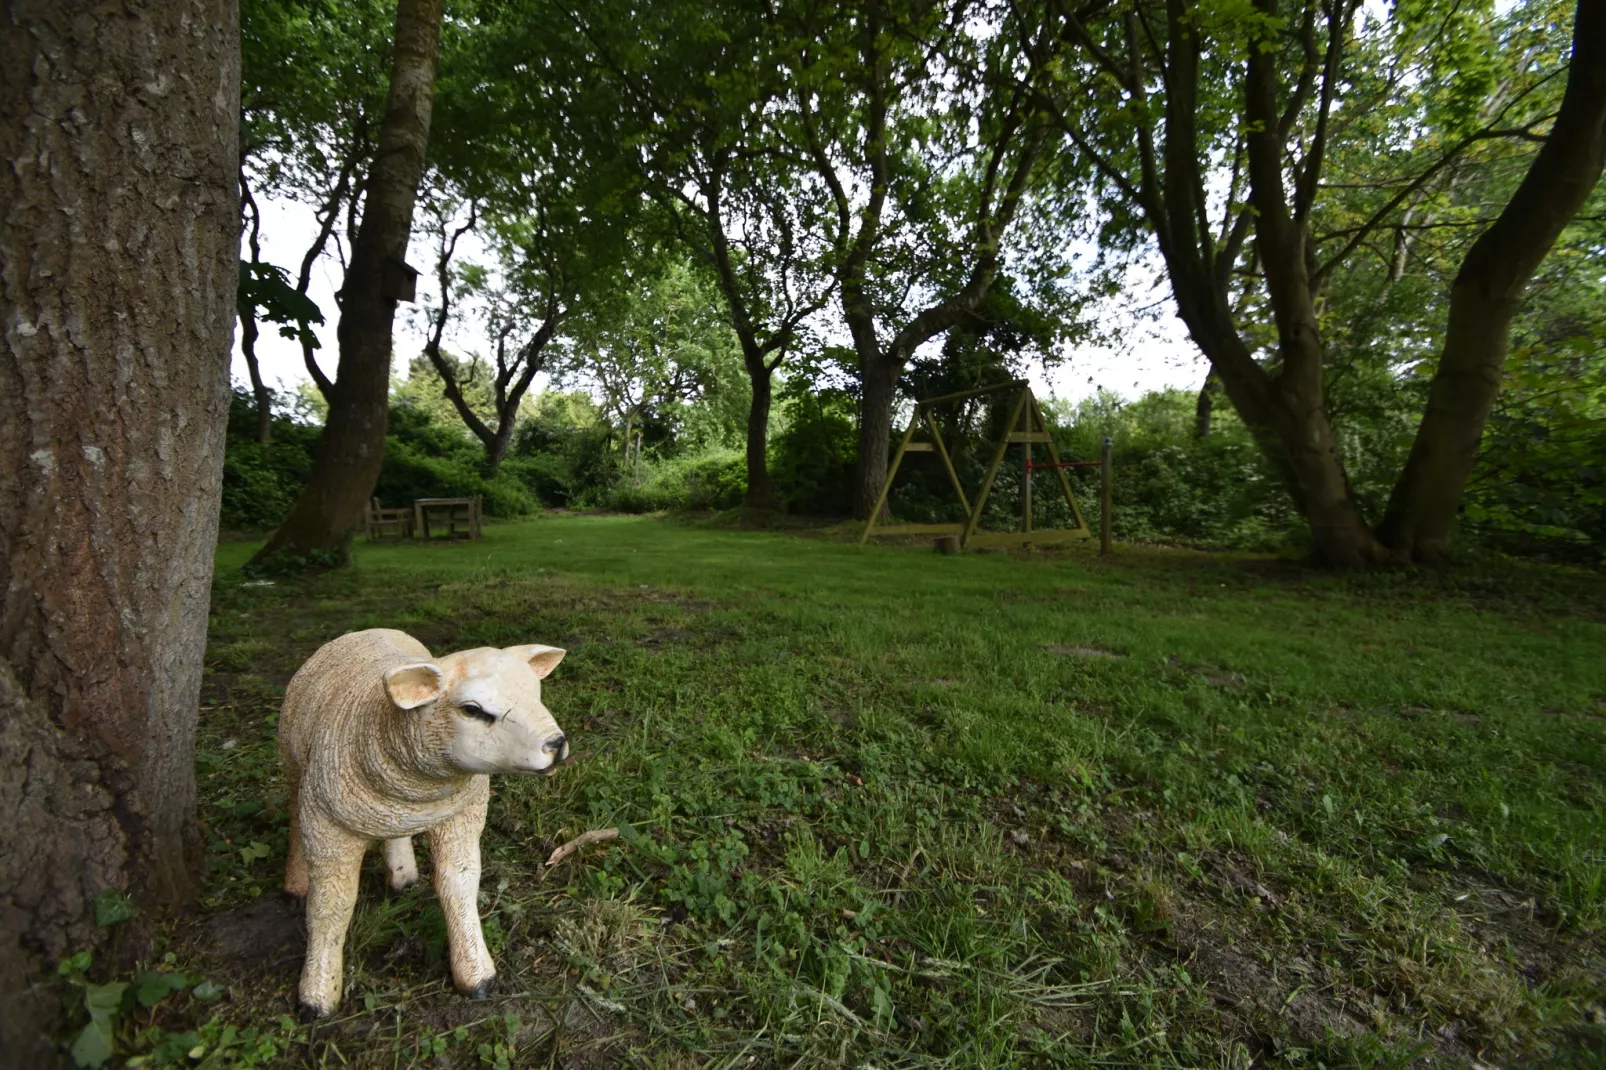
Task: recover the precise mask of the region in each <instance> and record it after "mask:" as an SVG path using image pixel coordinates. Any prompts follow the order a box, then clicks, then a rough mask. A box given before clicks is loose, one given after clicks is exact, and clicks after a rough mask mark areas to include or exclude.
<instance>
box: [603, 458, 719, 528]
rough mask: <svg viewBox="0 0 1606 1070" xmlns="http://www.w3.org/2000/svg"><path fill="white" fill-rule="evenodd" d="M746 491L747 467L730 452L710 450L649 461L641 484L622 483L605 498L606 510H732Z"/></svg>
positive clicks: (626, 481)
mask: <svg viewBox="0 0 1606 1070" xmlns="http://www.w3.org/2000/svg"><path fill="white" fill-rule="evenodd" d="M746 491H747V465H746V462H745V460H744V459H743V456H742V454H740V453H738V452H737V451H735V450H731V449H711V450H707V451H705V452H703V453H699V454H693V455H691V456H686V457H674V458H669V459H666V460H657V461H649V462H647V463H645V464H643V466H642V472H641V484H640V486H637V485H636V482H635V480H634V479H633V478H627V479H625V480H622V481H621V482H620V483H619V484H618V485H617V486H615V487H614V488H612V489H611V490H610V491H609V492H608V493H607V495H606V497H604V499H603V505H604V506H605V507H606V508H609V509H613V510H616V511H618V512H621V513H650V512H657V511H659V510H663V509H732V508H734V507H736V506H738V505H740V504H741V502H742V496H743V494H745V493H746Z"/></svg>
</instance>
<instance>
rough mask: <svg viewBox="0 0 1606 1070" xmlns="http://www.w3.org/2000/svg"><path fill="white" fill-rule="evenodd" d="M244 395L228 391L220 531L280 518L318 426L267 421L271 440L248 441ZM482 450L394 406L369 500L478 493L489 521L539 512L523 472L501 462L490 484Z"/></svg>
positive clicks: (268, 524)
mask: <svg viewBox="0 0 1606 1070" xmlns="http://www.w3.org/2000/svg"><path fill="white" fill-rule="evenodd" d="M254 412H255V409H254V405H253V402H252V399H251V397H250V395H249V394H245V393H242V392H239V391H236V392H235V395H234V400H233V403H232V405H231V408H230V412H229V433H228V444H227V448H226V451H225V453H224V457H223V511H222V520H221V524H222V527H223V528H224V529H225V530H238V531H263V530H268V529H271V528H273V527H275V526H277V525H278V524H279V522H280V521H281V520H283V519H284V517H285V514H286V513H288V512H289V511H290V507H291V506H292V505H293V504H295V500H296V496H297V495H298V494H300V493H301V488H302V487H303V486H305V485H306V481H307V477H308V475H310V473H311V471H312V463H313V457H314V455H315V454H316V452H317V447H318V437H319V435H321V434H322V428H320V427H318V426H316V425H314V424H307V423H301V422H298V421H296V420H292V419H289V418H283V417H280V418H276V419H275V420H274V421H273V441H272V442H270V443H267V444H263V443H259V442H256V441H255V440H254V435H255V429H256V422H255V418H254ZM484 458H485V451H484V450H483V449H482V448H481V446H480V444H479V442H478V441H477V440H474V439H472V438H469V437H468V436H467V435H466V434H465V433H463V432H461V431H458V430H455V429H452V428H449V427H443V426H441V425H440V424H438V423H436V422H435V421H434V419H433V418H432V417H431V416H430V415H429V414H428V413H426V412H423V411H420V410H419V409H416V408H413V407H410V406H407V405H398V406H395V407H393V408H392V409H391V412H390V434H389V435H387V436H386V438H385V463H384V467H383V468H381V469H380V472H379V483H378V485H377V486H376V487H375V489H374V494H375V495H376V496H378V498H379V499H380V501H382V502H384V503H385V504H386V505H406V504H409V503H411V502H412V501H413V499H415V498H457V497H471V496H473V495H476V494H478V495H481V496H482V497H483V498H484V505H485V512H486V514H487V515H489V516H496V517H517V516H526V515H528V514H530V513H532V512H534V511H535V510H536V509H538V508H539V499H538V497H537V494H536V492H535V491H534V490H533V489H532V486H531V482H530V481H528V480H527V478H526V477H527V476H528V475H529V474H530V471H529V466H528V465H526V464H521V463H519V462H517V461H513V460H509V461H504V462H503V465H502V468H501V470H500V471H499V472H498V473H497V475H496V476H495V477H494V478H486V476H485V475H484V471H483V469H484Z"/></svg>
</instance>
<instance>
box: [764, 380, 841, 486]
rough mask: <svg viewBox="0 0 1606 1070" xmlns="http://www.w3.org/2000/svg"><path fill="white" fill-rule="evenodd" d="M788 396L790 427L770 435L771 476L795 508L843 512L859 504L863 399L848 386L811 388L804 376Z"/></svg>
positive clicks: (786, 406) (786, 409) (784, 404)
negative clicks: (856, 495) (856, 491)
mask: <svg viewBox="0 0 1606 1070" xmlns="http://www.w3.org/2000/svg"><path fill="white" fill-rule="evenodd" d="M798 383H799V385H798V388H795V389H789V390H788V391H787V394H788V396H786V397H785V399H784V400H783V402H782V411H783V413H784V415H785V417H786V420H787V424H786V428H785V429H784V430H782V431H781V432H780V433H779V434H777V435H775V436H774V437H773V438H772V439H771V441H770V455H769V462H770V478H771V479H772V480H774V482H775V496H776V500H777V501H778V502H779V504H780V505H781V506H782V507H783V508H785V509H787V510H788V511H790V512H794V513H805V514H810V515H815V516H839V515H843V514H846V513H848V512H850V511H851V510H852V507H853V473H854V468H855V466H856V465H857V464H858V459H859V433H858V405H857V402H856V401H855V400H854V398H853V397H852V396H851V395H850V394H848V393H847V392H846V391H843V390H819V391H815V390H811V389H806V388H807V387H808V386H809V384H807V383H805V382H802V381H801V380H799V381H798Z"/></svg>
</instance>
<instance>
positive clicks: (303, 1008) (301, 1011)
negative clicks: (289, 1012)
mask: <svg viewBox="0 0 1606 1070" xmlns="http://www.w3.org/2000/svg"><path fill="white" fill-rule="evenodd" d="M331 1013H332V1012H331V1011H321V1010H319V1009H318V1008H317V1007H314V1006H313V1005H312V1004H310V1003H303V1002H302V1001H301V1000H296V1020H297V1021H299V1022H300V1023H301V1024H302V1025H311V1024H312V1023H314V1022H317V1021H321V1020H322V1019H324V1018H327V1017H329V1015H330V1014H331Z"/></svg>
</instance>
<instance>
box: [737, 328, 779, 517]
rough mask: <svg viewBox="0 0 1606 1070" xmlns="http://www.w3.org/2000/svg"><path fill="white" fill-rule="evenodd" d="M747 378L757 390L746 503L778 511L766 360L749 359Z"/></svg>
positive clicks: (750, 422) (751, 409)
mask: <svg viewBox="0 0 1606 1070" xmlns="http://www.w3.org/2000/svg"><path fill="white" fill-rule="evenodd" d="M747 378H748V381H749V382H750V383H751V384H752V387H753V400H752V404H750V405H749V406H748V408H747V494H746V496H745V497H744V498H743V504H745V505H746V506H747V507H748V508H749V509H773V508H775V484H774V482H773V481H772V480H771V479H770V461H769V435H770V405H771V404H772V401H773V397H774V389H775V387H774V383H773V381H772V379H771V372H770V366H769V364H767V363H766V362H765V360H764V358H763V357H749V358H747Z"/></svg>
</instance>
